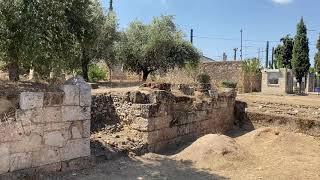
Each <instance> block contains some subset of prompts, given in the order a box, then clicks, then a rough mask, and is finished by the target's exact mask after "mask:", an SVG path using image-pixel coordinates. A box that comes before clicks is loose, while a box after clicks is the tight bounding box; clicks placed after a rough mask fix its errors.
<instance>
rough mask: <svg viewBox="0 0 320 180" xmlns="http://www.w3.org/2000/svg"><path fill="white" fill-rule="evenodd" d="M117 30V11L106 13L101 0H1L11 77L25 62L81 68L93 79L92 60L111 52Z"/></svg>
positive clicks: (1, 47) (0, 24)
mask: <svg viewBox="0 0 320 180" xmlns="http://www.w3.org/2000/svg"><path fill="white" fill-rule="evenodd" d="M116 33H117V19H116V15H115V13H110V12H109V13H108V14H106V13H105V12H104V10H103V8H102V5H101V4H100V1H99V0H70V1H63V0H41V1H38V0H10V1H7V0H0V59H1V60H3V61H4V62H6V64H7V66H8V69H9V76H10V79H11V80H18V77H19V71H18V69H19V67H26V68H33V69H35V71H37V72H38V73H41V72H43V73H48V72H50V71H53V70H55V69H56V70H73V69H77V68H81V69H82V73H83V75H84V78H85V79H88V65H89V64H90V62H92V60H94V59H98V58H109V57H110V56H111V55H110V54H112V53H110V52H112V51H113V50H112V48H111V47H113V45H114V41H115V39H116V37H117V36H116V35H115V34H116ZM113 54H114V53H113ZM113 59H114V58H113Z"/></svg>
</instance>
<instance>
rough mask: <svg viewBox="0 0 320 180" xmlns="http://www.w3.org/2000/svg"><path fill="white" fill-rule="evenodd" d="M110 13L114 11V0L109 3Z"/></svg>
mask: <svg viewBox="0 0 320 180" xmlns="http://www.w3.org/2000/svg"><path fill="white" fill-rule="evenodd" d="M109 11H113V0H110V1H109Z"/></svg>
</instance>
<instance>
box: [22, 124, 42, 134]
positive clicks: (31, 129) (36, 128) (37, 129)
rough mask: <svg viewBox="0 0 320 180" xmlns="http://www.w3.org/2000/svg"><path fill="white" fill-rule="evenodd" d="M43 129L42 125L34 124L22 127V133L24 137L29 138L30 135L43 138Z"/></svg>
mask: <svg viewBox="0 0 320 180" xmlns="http://www.w3.org/2000/svg"><path fill="white" fill-rule="evenodd" d="M43 127H44V124H34V123H32V124H30V125H24V126H22V128H23V133H24V135H25V136H30V135H31V134H32V133H35V134H38V135H40V136H43Z"/></svg>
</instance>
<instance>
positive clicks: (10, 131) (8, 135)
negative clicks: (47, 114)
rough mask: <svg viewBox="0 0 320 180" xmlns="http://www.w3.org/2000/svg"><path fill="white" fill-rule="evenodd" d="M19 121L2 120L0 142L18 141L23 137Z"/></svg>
mask: <svg viewBox="0 0 320 180" xmlns="http://www.w3.org/2000/svg"><path fill="white" fill-rule="evenodd" d="M23 136H24V135H23V128H22V125H21V122H2V123H1V126H0V137H1V138H0V143H1V142H12V141H19V140H22V138H23Z"/></svg>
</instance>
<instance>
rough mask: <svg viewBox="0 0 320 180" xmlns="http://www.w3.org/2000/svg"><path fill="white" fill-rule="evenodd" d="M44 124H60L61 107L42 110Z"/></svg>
mask: <svg viewBox="0 0 320 180" xmlns="http://www.w3.org/2000/svg"><path fill="white" fill-rule="evenodd" d="M43 121H44V122H61V121H62V108H61V107H46V108H43Z"/></svg>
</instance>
